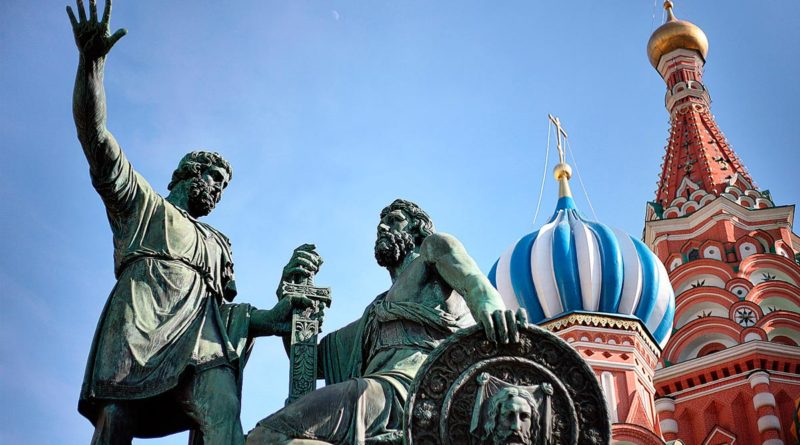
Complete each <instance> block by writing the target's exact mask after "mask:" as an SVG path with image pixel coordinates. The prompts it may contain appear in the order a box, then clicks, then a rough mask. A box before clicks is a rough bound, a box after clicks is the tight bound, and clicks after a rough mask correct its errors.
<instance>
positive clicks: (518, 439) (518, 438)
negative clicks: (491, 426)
mask: <svg viewBox="0 0 800 445" xmlns="http://www.w3.org/2000/svg"><path fill="white" fill-rule="evenodd" d="M530 443H531V433H530V431H508V432H507V433H506V434H502V433H501V434H497V433H495V435H494V437H493V438H492V444H493V445H529V444H530Z"/></svg>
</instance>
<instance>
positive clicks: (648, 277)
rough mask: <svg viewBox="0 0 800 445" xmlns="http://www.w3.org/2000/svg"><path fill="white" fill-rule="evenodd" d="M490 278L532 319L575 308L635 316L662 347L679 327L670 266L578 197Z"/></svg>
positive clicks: (567, 199) (563, 202) (514, 249)
mask: <svg viewBox="0 0 800 445" xmlns="http://www.w3.org/2000/svg"><path fill="white" fill-rule="evenodd" d="M489 281H491V283H492V285H494V287H496V288H497V290H498V291H499V292H500V295H502V297H503V300H504V301H505V303H506V306H508V307H509V309H512V308H513V309H516V308H517V307H523V308H525V309H526V310H527V311H528V314H529V317H530V321H531V322H532V323H539V322H541V321H543V320H548V319H552V318H555V317H558V316H560V315H563V314H566V313H569V312H574V311H582V312H603V313H608V314H617V315H623V316H633V317H636V318H638V319H639V320H641V321H642V323H643V324H644V326H645V327H646V328H647V330H648V331H649V332H650V334H651V335H652V336H653V338H654V339H655V340H656V342H657V343H658V344H659V346H661V347H663V346H664V345H665V344H666V342H667V340H668V339H669V336H670V333H671V331H672V322H673V318H674V315H675V294H674V291H673V290H672V286H671V284H670V282H669V277H668V276H667V271H666V269H665V268H664V265H663V264H661V261H659V259H658V257H657V256H656V255H655V254H654V253H653V252H651V251H650V249H648V248H647V246H645V245H644V243H642V242H641V241H639V240H638V239H635V238H633V237H631V236H630V235H628V234H626V233H624V232H622V231H620V230H617V229H612V228H610V227H608V226H606V225H603V224H600V223H597V222H593V221H589V220H587V219H585V218H584V217H583V216H582V215H581V214H580V212H578V210H577V209H576V208H575V202H574V201H573V199H572V197H571V196H563V197H561V198H559V200H558V205H557V207H556V212H555V214H554V215H553V217H552V218H550V220H549V221H548V222H547V224H545V225H544V226H542V228H541V229H539V230H537V231H535V232H533V233H530V234H528V235H525V236H524V237H522V238H521V239H520V240H519V241H517V242H516V243H515V244H514V245H512V246H511V247H510V248H509V249H508V250H507V251H506V252H505V253H504V254H503V255H502V256H501V257H500V259H498V260H497V262H496V263H495V264H494V266H492V270H491V271H490V272H489Z"/></svg>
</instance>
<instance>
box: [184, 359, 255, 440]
mask: <svg viewBox="0 0 800 445" xmlns="http://www.w3.org/2000/svg"><path fill="white" fill-rule="evenodd" d="M237 388H238V387H237V385H236V378H235V377H234V375H233V371H232V370H231V369H230V368H228V367H225V366H218V367H216V368H211V369H208V370H205V371H201V372H198V373H196V374H195V375H193V376H192V377H191V378H189V379H188V381H186V383H184V384H182V385H181V386H180V387H179V388H178V389H177V397H178V402H179V403H180V404H181V406H182V407H183V410H184V412H185V413H186V414H187V415H188V416H189V418H190V419H192V421H193V422H194V423H195V424H196V427H197V429H198V430H199V431H200V432H201V433H202V435H203V443H204V444H206V445H214V444H231V445H244V433H243V432H242V423H241V420H239V412H240V409H241V407H240V401H239V396H238V389H237Z"/></svg>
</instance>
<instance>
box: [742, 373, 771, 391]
mask: <svg viewBox="0 0 800 445" xmlns="http://www.w3.org/2000/svg"><path fill="white" fill-rule="evenodd" d="M747 381H748V382H750V387H751V388H755V387H756V385H760V384H762V383H763V384H765V385H769V374H767V373H766V372H764V371H757V372H754V373H752V374H750V375H749V376H748V377H747Z"/></svg>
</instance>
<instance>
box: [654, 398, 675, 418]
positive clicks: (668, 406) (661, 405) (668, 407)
mask: <svg viewBox="0 0 800 445" xmlns="http://www.w3.org/2000/svg"><path fill="white" fill-rule="evenodd" d="M655 405H656V412H657V413H658V414H661V413H663V412H671V413H674V412H675V400H674V399H670V398H669V397H662V398H660V399H656V401H655Z"/></svg>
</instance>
